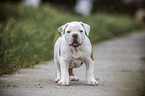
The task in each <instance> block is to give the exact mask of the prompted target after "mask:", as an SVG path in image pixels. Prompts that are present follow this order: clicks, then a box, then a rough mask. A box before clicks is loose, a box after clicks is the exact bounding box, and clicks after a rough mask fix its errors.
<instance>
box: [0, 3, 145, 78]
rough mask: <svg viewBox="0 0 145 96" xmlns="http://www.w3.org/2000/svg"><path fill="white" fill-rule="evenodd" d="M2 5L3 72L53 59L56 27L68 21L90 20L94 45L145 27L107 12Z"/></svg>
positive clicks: (0, 55) (0, 54) (0, 63)
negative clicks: (86, 14)
mask: <svg viewBox="0 0 145 96" xmlns="http://www.w3.org/2000/svg"><path fill="white" fill-rule="evenodd" d="M0 6H1V7H0V12H1V13H0V20H1V21H0V44H1V45H0V75H2V74H10V73H13V72H15V71H16V70H17V69H19V68H26V67H32V66H33V65H35V64H38V63H41V62H43V61H48V60H51V59H52V58H53V46H54V38H56V37H57V33H58V32H57V28H58V27H60V26H61V25H63V24H65V23H66V22H70V21H74V20H75V21H82V22H85V23H88V24H89V25H90V26H91V33H90V36H89V38H90V39H91V42H92V43H93V44H94V43H97V42H99V41H102V40H105V39H109V38H112V37H116V36H120V35H123V34H125V33H128V32H131V31H132V30H137V29H141V28H143V26H144V25H143V24H142V23H141V22H139V21H137V20H135V19H133V18H130V17H127V16H119V15H111V14H107V13H97V14H94V15H92V16H89V17H82V16H80V15H76V14H72V13H65V12H62V11H61V12H60V11H59V10H57V9H55V8H52V7H49V6H47V7H39V8H34V7H26V6H22V5H7V4H6V5H5V4H4V5H0Z"/></svg>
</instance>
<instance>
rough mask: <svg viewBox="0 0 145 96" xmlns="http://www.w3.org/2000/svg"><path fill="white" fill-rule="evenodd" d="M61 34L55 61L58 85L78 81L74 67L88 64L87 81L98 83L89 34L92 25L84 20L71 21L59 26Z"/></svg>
mask: <svg viewBox="0 0 145 96" xmlns="http://www.w3.org/2000/svg"><path fill="white" fill-rule="evenodd" d="M58 31H59V32H60V34H61V36H60V37H59V38H58V40H57V41H56V43H55V46H54V63H55V64H56V67H57V78H56V79H55V82H56V83H57V84H58V85H69V80H72V81H78V80H79V79H78V77H76V76H74V74H73V68H77V67H80V66H81V65H82V64H84V63H85V65H86V79H87V80H86V81H87V84H90V85H98V82H97V81H96V80H95V79H94V58H93V50H92V45H91V43H90V40H89V38H88V37H87V35H89V32H90V26H89V25H88V24H85V23H82V22H76V21H75V22H70V23H66V24H65V25H63V26H61V27H60V28H58Z"/></svg>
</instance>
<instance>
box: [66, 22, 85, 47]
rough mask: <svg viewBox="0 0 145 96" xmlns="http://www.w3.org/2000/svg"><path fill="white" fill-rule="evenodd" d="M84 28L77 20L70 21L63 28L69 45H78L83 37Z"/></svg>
mask: <svg viewBox="0 0 145 96" xmlns="http://www.w3.org/2000/svg"><path fill="white" fill-rule="evenodd" d="M84 36H85V29H84V27H83V26H82V25H81V24H80V23H79V22H71V23H69V24H68V25H67V26H66V28H65V38H66V39H67V40H68V43H69V45H70V46H73V47H74V48H77V47H79V46H80V45H81V44H82V42H83V39H84Z"/></svg>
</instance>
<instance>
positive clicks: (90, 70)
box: [85, 58, 98, 86]
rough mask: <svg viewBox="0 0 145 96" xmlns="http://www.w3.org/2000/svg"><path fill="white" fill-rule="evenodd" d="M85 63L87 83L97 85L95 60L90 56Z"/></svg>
mask: <svg viewBox="0 0 145 96" xmlns="http://www.w3.org/2000/svg"><path fill="white" fill-rule="evenodd" d="M85 64H86V79H87V84H89V85H93V86H97V85H98V82H97V81H96V80H95V78H94V61H93V60H92V59H91V58H88V59H87V60H86V61H85Z"/></svg>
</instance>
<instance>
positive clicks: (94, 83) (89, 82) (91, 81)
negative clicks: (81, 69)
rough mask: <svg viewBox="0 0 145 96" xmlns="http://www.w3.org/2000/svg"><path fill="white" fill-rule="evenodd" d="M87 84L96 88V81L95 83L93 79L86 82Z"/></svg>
mask: <svg viewBox="0 0 145 96" xmlns="http://www.w3.org/2000/svg"><path fill="white" fill-rule="evenodd" d="M87 84H88V85H92V86H98V81H96V80H95V79H90V80H87Z"/></svg>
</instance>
